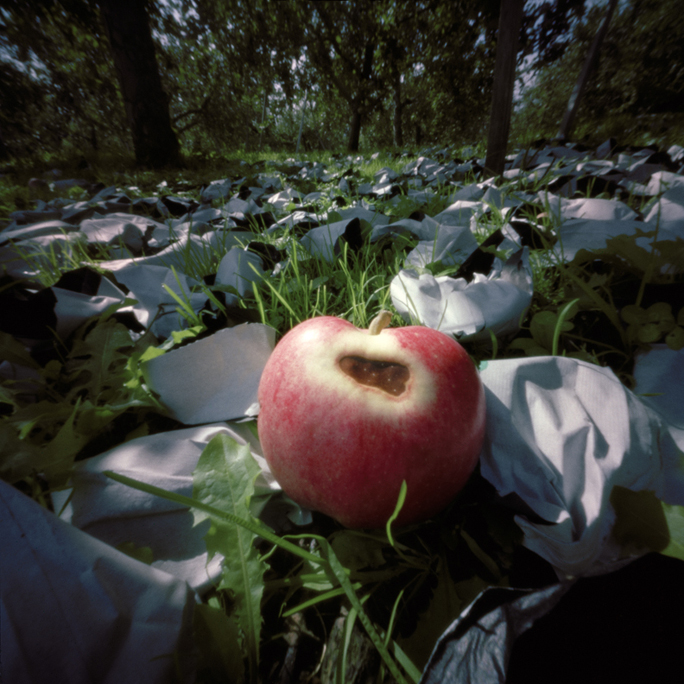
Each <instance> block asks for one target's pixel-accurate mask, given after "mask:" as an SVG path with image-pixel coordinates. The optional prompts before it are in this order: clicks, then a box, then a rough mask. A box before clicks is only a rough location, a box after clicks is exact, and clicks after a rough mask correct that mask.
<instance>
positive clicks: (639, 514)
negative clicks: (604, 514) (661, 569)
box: [610, 486, 670, 555]
mask: <svg viewBox="0 0 684 684" xmlns="http://www.w3.org/2000/svg"><path fill="white" fill-rule="evenodd" d="M610 503H611V505H612V506H613V510H614V511H615V515H616V519H615V525H614V526H613V537H614V538H615V540H616V541H617V542H618V543H619V544H620V545H621V546H622V548H623V549H624V550H625V555H631V554H636V553H640V552H643V551H645V550H650V551H663V550H664V549H666V548H667V547H668V545H669V543H670V532H669V529H668V524H667V518H666V517H665V512H664V511H663V505H662V503H661V502H660V500H659V499H658V498H657V497H656V495H655V494H654V493H653V492H648V491H641V492H633V491H632V490H631V489H627V488H626V487H620V486H615V487H613V491H612V492H611V493H610Z"/></svg>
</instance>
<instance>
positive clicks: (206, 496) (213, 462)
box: [193, 434, 268, 681]
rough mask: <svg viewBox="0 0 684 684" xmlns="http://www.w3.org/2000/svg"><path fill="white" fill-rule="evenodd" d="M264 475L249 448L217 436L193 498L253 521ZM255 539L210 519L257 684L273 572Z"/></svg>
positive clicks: (203, 459)
mask: <svg viewBox="0 0 684 684" xmlns="http://www.w3.org/2000/svg"><path fill="white" fill-rule="evenodd" d="M259 472H260V469H259V466H258V465H257V463H256V461H255V460H254V459H253V458H252V455H251V453H250V451H249V445H244V446H240V445H239V444H238V443H237V442H236V441H235V440H234V439H231V438H230V437H228V436H227V435H225V434H222V435H217V436H216V437H214V438H213V439H212V440H211V441H210V442H209V444H208V445H207V446H206V447H205V449H204V451H203V452H202V455H201V456H200V459H199V462H198V464H197V467H196V468H195V472H194V473H193V482H194V488H193V495H194V497H195V498H196V499H198V500H199V501H201V502H202V503H204V504H208V505H211V506H215V507H217V508H221V509H224V510H226V511H228V512H230V513H232V514H234V515H236V516H239V517H241V518H251V517H252V516H251V513H250V510H249V502H250V498H251V496H252V494H253V493H254V480H255V479H256V477H257V475H258V474H259ZM206 517H207V516H206V514H205V513H203V512H201V511H195V520H196V522H197V523H198V522H201V521H202V520H204V519H205V518H206ZM256 538H257V537H256V535H255V534H254V533H253V532H250V531H249V530H246V529H245V528H244V527H241V526H239V525H236V524H234V523H230V522H225V521H222V520H217V519H216V518H213V519H212V520H211V527H210V528H209V531H208V532H207V534H206V536H205V541H206V545H207V551H208V552H209V556H210V557H212V556H213V555H214V554H216V553H220V554H221V555H222V556H223V557H224V559H225V560H224V563H223V576H222V579H221V583H220V585H219V589H228V590H229V591H230V592H231V594H232V597H233V612H232V615H233V616H234V618H235V620H236V621H237V625H238V628H239V630H240V633H241V635H242V638H243V639H244V644H243V645H244V653H245V655H246V656H247V658H248V660H249V663H250V666H249V674H250V679H251V680H252V681H256V676H257V668H258V665H259V643H260V637H261V622H262V616H261V599H262V596H263V592H264V573H265V572H266V570H267V569H268V566H267V565H266V563H265V562H264V561H263V560H262V559H261V558H260V556H259V553H258V551H257V550H256V548H255V546H254V542H255V540H256Z"/></svg>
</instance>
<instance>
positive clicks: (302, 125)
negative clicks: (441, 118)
mask: <svg viewBox="0 0 684 684" xmlns="http://www.w3.org/2000/svg"><path fill="white" fill-rule="evenodd" d="M307 97H309V91H308V90H306V91H305V92H304V101H303V102H302V116H301V118H300V119H299V134H298V135H297V149H296V150H295V154H299V144H300V143H301V142H302V131H303V130H304V114H305V113H306V98H307Z"/></svg>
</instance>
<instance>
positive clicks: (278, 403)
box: [259, 311, 485, 528]
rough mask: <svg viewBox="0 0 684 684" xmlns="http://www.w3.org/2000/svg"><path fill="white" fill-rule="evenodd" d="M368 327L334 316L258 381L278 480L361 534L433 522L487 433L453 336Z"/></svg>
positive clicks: (293, 333)
mask: <svg viewBox="0 0 684 684" xmlns="http://www.w3.org/2000/svg"><path fill="white" fill-rule="evenodd" d="M390 320H391V314H390V313H389V312H386V311H383V312H381V313H380V314H379V315H378V316H377V317H376V318H375V319H374V320H373V322H372V323H371V325H370V328H369V329H368V330H360V329H358V328H355V327H354V326H353V325H352V324H351V323H349V322H347V321H344V320H342V319H340V318H334V317H332V316H322V317H319V318H312V319H310V320H307V321H304V322H303V323H300V324H299V325H297V326H295V327H294V328H293V329H292V330H290V331H289V332H288V333H287V334H286V335H285V336H284V337H283V338H282V340H280V342H279V343H278V344H277V345H276V347H275V349H274V350H273V353H272V355H271V356H270V358H269V360H268V362H267V363H266V367H265V368H264V372H263V375H262V377H261V382H260V384H259V403H260V405H261V409H260V413H259V438H260V440H261V445H262V448H263V452H264V456H265V457H266V460H267V461H268V464H269V466H270V467H271V470H272V472H273V475H274V476H275V478H276V479H277V480H278V482H279V483H280V485H281V486H282V488H283V490H284V491H285V493H286V494H288V495H289V496H290V497H291V498H292V499H294V501H296V502H297V503H299V504H300V505H302V506H305V507H307V508H310V509H312V510H316V511H320V512H322V513H325V514H327V515H329V516H331V517H333V518H335V519H336V520H338V521H339V522H340V523H342V524H343V525H346V526H347V527H352V528H376V527H382V526H384V525H385V523H386V522H387V520H388V518H389V517H390V516H391V515H392V512H393V511H394V509H395V506H396V503H397V499H398V496H399V491H400V488H401V483H402V481H403V480H406V483H407V496H406V500H405V502H404V505H403V508H402V510H401V512H400V514H399V517H398V518H397V520H396V523H395V524H396V525H397V526H401V525H406V524H409V523H413V522H419V521H422V520H426V519H427V518H429V517H431V516H432V515H434V514H435V513H438V512H439V511H440V510H442V509H443V508H444V507H445V506H446V505H447V504H448V503H449V502H450V501H451V500H452V499H453V498H454V496H455V495H456V494H457V493H458V492H459V491H460V490H461V489H462V488H463V486H464V485H465V483H466V481H467V479H468V477H469V476H470V474H471V472H472V471H473V469H474V468H475V465H476V463H477V460H478V457H479V454H480V449H481V447H482V442H483V439H484V430H485V397H484V389H483V386H482V383H481V381H480V378H479V376H478V373H477V370H476V368H475V365H474V364H473V362H472V360H471V359H470V357H469V356H468V354H467V353H466V351H465V350H464V349H463V347H461V345H460V344H458V342H456V341H455V340H454V339H453V338H452V337H449V336H448V335H445V334H444V333H441V332H438V331H437V330H433V329H431V328H425V327H422V326H409V327H404V328H387V325H388V324H389V322H390Z"/></svg>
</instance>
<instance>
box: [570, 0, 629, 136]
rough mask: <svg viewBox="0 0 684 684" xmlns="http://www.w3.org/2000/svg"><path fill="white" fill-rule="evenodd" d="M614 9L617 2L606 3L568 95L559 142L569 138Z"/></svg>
mask: <svg viewBox="0 0 684 684" xmlns="http://www.w3.org/2000/svg"><path fill="white" fill-rule="evenodd" d="M616 7H617V0H610V2H609V3H608V11H607V12H606V16H605V17H604V19H603V23H602V24H601V26H600V27H599V30H598V31H597V32H596V35H595V36H594V41H593V42H592V44H591V47H590V48H589V52H588V53H587V57H586V59H585V60H584V66H583V67H582V71H581V73H580V75H579V78H578V79H577V83H576V84H575V88H574V89H573V91H572V95H570V99H569V100H568V108H567V109H566V110H565V115H564V116H563V122H562V123H561V127H560V131H559V132H558V137H559V138H560V139H561V140H566V139H567V138H569V137H570V133H571V132H572V127H573V125H574V123H575V116H576V114H577V110H578V109H579V105H580V101H581V100H582V94H583V93H584V88H585V87H586V85H587V82H588V81H589V77H590V76H591V74H592V73H593V72H594V70H595V69H596V65H597V64H598V56H599V52H600V50H601V43H603V39H604V38H605V37H606V33H608V26H609V25H610V20H611V19H612V18H613V12H615V8H616Z"/></svg>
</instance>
